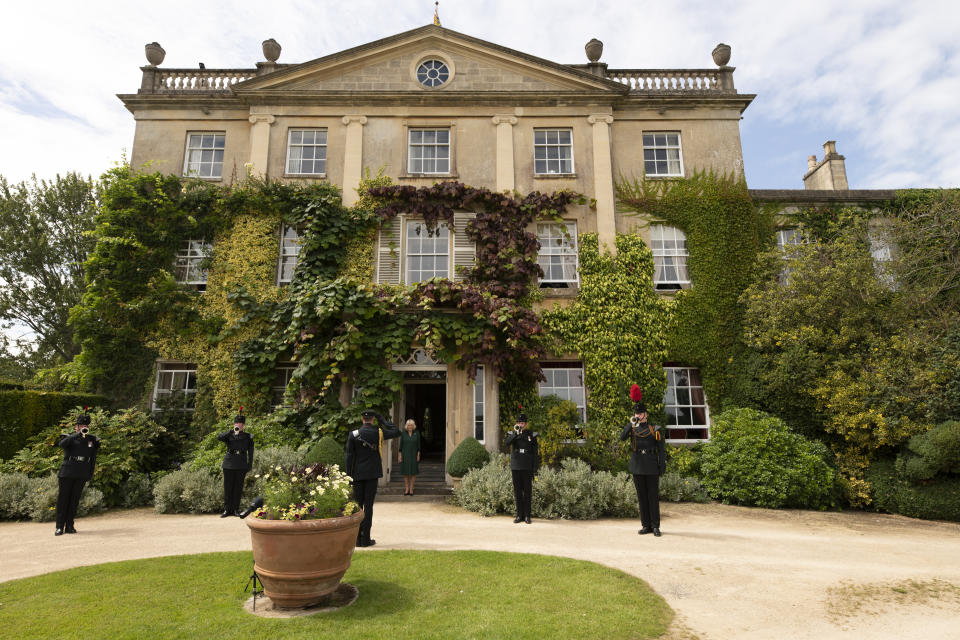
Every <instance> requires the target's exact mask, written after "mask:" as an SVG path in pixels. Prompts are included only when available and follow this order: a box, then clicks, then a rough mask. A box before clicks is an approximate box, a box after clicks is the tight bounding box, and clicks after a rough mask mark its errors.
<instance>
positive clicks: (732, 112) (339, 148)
mask: <svg viewBox="0 0 960 640" xmlns="http://www.w3.org/2000/svg"><path fill="white" fill-rule="evenodd" d="M586 51H587V58H588V59H587V62H586V63H583V64H558V63H555V62H552V61H549V60H544V59H541V58H537V57H534V56H531V55H528V54H525V53H522V52H519V51H514V50H512V49H508V48H505V47H502V46H499V45H496V44H492V43H490V42H485V41H483V40H479V39H477V38H473V37H470V36H468V35H464V34H461V33H457V32H455V31H451V30H449V29H445V28H442V27H440V26H435V25H428V26H425V27H421V28H418V29H414V30H412V31H408V32H405V33H401V34H398V35H394V36H391V37H388V38H384V39H382V40H378V41H376V42H371V43H368V44H364V45H362V46H358V47H355V48H352V49H348V50H346V51H341V52H338V53H333V54H330V55H326V56H324V57H321V58H317V59H315V60H311V61H308V62H303V63H299V64H281V63H278V62H277V60H278V58H279V54H280V46H279V45H278V44H277V43H276V42H275V41H272V40H268V41H266V42H265V43H264V56H265V58H266V60H265V61H262V62H258V63H256V65H255V67H252V68H245V69H221V70H213V69H203V68H200V69H167V68H162V67H160V66H158V65H159V64H161V63H162V60H163V50H162V49H161V48H160V47H159V45H157V44H156V43H153V44H151V45H147V54H148V60H149V61H150V62H151V64H150V65H148V66H145V67H142V71H143V81H142V85H141V87H140V89H139V91H138V92H137V93H132V94H124V95H120V96H119V97H120V99H121V100H122V101H123V103H124V104H125V105H126V107H127V108H128V109H129V110H130V111H131V112H132V113H133V116H134V118H135V120H136V133H135V138H134V143H133V149H132V156H131V161H132V164H133V166H134V167H135V168H136V167H142V166H144V165H149V167H150V169H151V170H159V171H161V172H164V173H182V174H183V175H187V176H196V177H199V178H202V179H204V180H212V181H220V182H223V183H229V182H231V181H234V180H237V179H238V177H244V176H246V175H247V174H248V173H252V174H257V175H262V176H266V177H269V178H270V179H272V180H327V181H329V182H331V183H333V184H336V185H338V186H341V187H342V190H343V200H344V202H345V204H347V205H351V204H353V203H355V202H356V200H357V197H358V196H357V192H356V187H357V186H358V184H359V183H360V180H361V178H362V176H364V175H365V174H366V172H368V171H369V172H372V173H373V174H376V173H377V171H378V170H380V169H381V168H382V169H383V170H384V172H385V174H386V175H388V176H389V177H390V178H391V179H392V180H393V182H394V183H395V184H404V185H414V186H426V185H430V184H433V183H434V182H436V181H440V180H458V181H460V182H464V183H466V184H469V185H471V186H475V187H487V188H489V189H491V190H495V191H503V190H516V191H519V192H521V193H527V192H531V191H542V192H552V191H556V190H559V189H570V190H573V191H576V192H579V193H582V194H584V195H586V196H587V198H588V199H590V200H591V201H593V203H595V204H593V206H590V207H588V206H574V207H571V208H570V210H569V211H568V213H567V219H566V220H565V227H566V228H565V229H564V228H563V225H558V224H556V223H550V224H538V225H537V229H536V232H537V235H538V237H539V239H540V242H541V255H540V263H541V266H542V267H543V269H544V272H545V278H544V279H543V281H542V282H541V287H542V288H543V289H544V291H545V293H546V303H547V304H549V305H551V306H552V305H553V304H554V303H555V302H557V301H559V302H560V303H561V304H563V303H567V302H569V301H570V300H572V298H573V296H574V295H575V293H576V290H577V285H578V275H577V236H578V234H581V233H588V232H592V233H597V234H598V237H599V240H600V243H601V245H602V246H605V247H607V248H612V247H613V241H614V237H615V234H617V233H625V232H636V233H640V234H641V235H643V236H644V239H645V241H646V242H647V244H648V246H650V247H651V248H652V250H653V252H654V259H655V265H656V273H655V284H656V287H657V289H658V290H662V291H663V292H664V295H670V292H672V291H675V290H677V289H679V288H683V287H687V286H689V285H690V281H689V277H688V275H687V270H686V249H685V238H684V236H683V233H682V232H681V231H679V230H678V229H674V228H670V227H666V226H662V225H651V226H644V227H643V228H639V229H638V228H637V223H636V219H635V218H633V217H631V216H628V215H624V214H623V213H622V212H618V211H617V208H616V207H615V203H614V182H615V180H617V179H618V177H619V176H626V177H634V176H636V177H641V176H642V177H643V178H644V179H659V178H670V177H680V176H687V175H690V174H692V173H693V172H695V171H699V170H714V171H716V172H718V173H734V174H740V175H742V173H743V156H742V151H741V142H740V127H739V121H740V118H741V115H742V114H743V113H744V111H745V110H746V108H747V107H748V106H749V105H750V103H751V101H752V100H753V98H754V96H753V95H751V94H744V93H739V92H738V91H737V89H736V88H735V86H734V81H733V71H734V68H733V67H730V66H727V64H728V62H729V57H730V48H729V47H727V46H726V45H718V47H717V48H716V49H715V50H714V52H713V58H714V62H715V65H716V66H713V67H711V68H704V69H673V70H662V69H658V70H651V69H613V68H609V67H608V65H607V64H606V63H604V62H600V61H599V60H600V57H601V52H602V44H601V43H600V42H599V41H596V40H592V41H591V42H590V43H588V44H587V46H586ZM705 57H706V56H705ZM829 144H831V145H832V143H829ZM841 174H842V176H841ZM808 177H809V178H810V180H809V186H810V187H811V188H813V189H816V191H811V192H809V193H807V194H806V196H804V192H803V191H792V192H773V191H771V192H759V191H758V192H755V194H754V195H755V196H757V197H759V198H761V199H764V198H767V199H773V200H776V199H780V200H781V201H788V200H789V201H794V200H797V201H799V202H801V203H802V202H805V201H807V200H810V201H811V202H812V200H811V196H815V198H814V199H816V198H820V199H821V200H823V199H826V200H830V201H833V200H836V198H837V197H841V193H839V192H837V193H833V194H830V193H827V191H828V190H829V191H834V192H836V191H837V190H841V191H842V197H844V198H854V199H856V197H858V196H857V195H856V193H857V192H850V191H848V190H847V185H846V176H845V173H844V172H843V158H842V156H839V155H838V154H836V149H835V147H833V146H831V147H829V148H828V149H827V155H826V156H825V157H824V159H823V160H822V161H821V162H819V163H817V162H816V161H815V159H814V161H813V162H812V163H811V166H810V172H809V173H808ZM841 177H842V180H841ZM816 194H819V195H816ZM861 196H863V193H861ZM465 221H466V218H464V219H463V220H461V219H460V218H459V217H458V221H457V223H456V224H454V225H453V227H452V228H449V229H448V228H445V227H444V228H441V229H440V230H439V231H438V232H437V233H436V234H427V233H423V231H424V229H423V228H422V222H420V221H418V220H416V219H410V218H407V217H404V216H400V217H399V218H397V219H396V220H395V221H393V222H392V223H391V225H389V226H388V227H385V228H384V229H383V230H382V231H381V237H380V239H379V242H380V250H379V251H378V252H377V254H378V264H377V265H376V270H375V274H376V276H375V277H376V279H377V281H378V282H391V283H400V282H403V283H407V284H409V283H413V282H418V281H421V280H425V279H427V278H431V277H435V276H441V277H443V276H446V277H453V275H454V274H455V267H456V266H457V265H459V264H469V263H470V262H471V261H472V260H473V247H472V246H470V244H469V243H468V242H467V241H466V236H465V234H464V233H463V228H462V225H464V224H465V223H466V222H465ZM391 246H392V247H399V251H398V252H397V251H392V250H391V249H390V247H391ZM277 251H278V256H277V284H278V285H282V284H284V283H285V282H289V280H290V278H291V276H292V273H293V268H294V266H295V265H296V260H297V252H298V236H297V230H296V229H293V228H287V229H281V230H279V231H278V237H277ZM203 255H204V245H203V241H202V240H201V239H198V240H196V241H193V242H188V243H187V244H186V245H185V246H184V247H183V250H182V251H181V254H180V258H179V261H178V269H177V277H178V279H180V280H181V281H182V282H184V283H185V284H190V285H192V286H196V287H197V288H201V289H202V288H203V283H204V282H205V277H206V276H205V274H204V273H203V272H202V271H201V270H200V269H199V267H198V265H199V261H200V260H201V259H202V257H203ZM393 366H394V368H395V369H397V370H400V371H404V372H405V373H404V375H405V378H407V380H406V382H407V384H405V385H404V393H403V395H402V397H401V398H400V399H399V400H398V402H397V404H396V405H395V411H394V415H395V416H397V417H403V416H407V415H417V416H419V417H421V418H423V416H424V415H425V411H430V412H431V414H432V416H433V417H432V419H433V421H434V422H435V423H436V425H442V427H440V428H441V431H442V432H443V433H442V438H440V439H439V440H442V441H441V442H439V443H438V444H437V449H438V450H439V451H440V452H441V453H442V452H445V453H446V455H449V452H451V451H452V450H453V447H454V446H455V445H456V444H457V443H459V442H460V441H461V440H462V439H463V438H465V437H467V436H471V435H473V436H476V437H477V438H478V439H479V440H480V441H482V442H484V443H485V445H486V446H487V447H488V448H489V449H496V448H497V446H498V444H499V432H498V426H497V425H498V416H499V407H498V397H497V396H498V394H497V383H496V380H495V379H492V378H493V376H492V375H490V376H487V377H486V379H484V376H483V372H482V370H481V372H480V375H479V377H478V380H477V384H476V385H475V386H474V385H472V384H470V383H469V382H468V380H467V378H466V375H465V373H464V372H463V371H459V370H457V368H456V367H455V366H449V367H448V366H447V363H444V362H438V361H435V360H434V359H433V358H432V357H431V356H430V354H428V353H425V352H422V351H418V352H414V353H411V354H410V357H409V359H407V360H405V361H402V362H397V363H395V364H394V365H393ZM543 366H544V373H545V375H546V378H547V379H546V381H545V382H543V383H541V386H540V392H541V393H542V394H548V393H553V394H557V395H559V396H561V397H566V398H570V399H571V400H573V401H574V402H575V403H576V404H577V405H578V408H580V410H581V413H583V412H584V411H585V410H586V395H587V392H588V390H586V389H585V388H584V384H583V367H582V363H580V362H578V361H576V360H567V359H563V358H558V359H557V360H555V361H551V362H545V363H543ZM290 371H292V366H291V367H287V368H283V367H281V368H280V369H278V371H277V382H276V383H275V388H276V390H277V391H278V392H279V393H280V394H281V395H282V391H283V388H284V386H285V384H286V381H287V380H289V374H290ZM667 378H668V389H667V397H666V405H667V413H668V416H669V420H670V424H669V425H667V426H668V428H669V438H670V440H672V441H675V442H693V441H698V440H702V439H706V438H709V430H710V417H709V408H708V405H707V399H706V398H705V397H704V394H703V388H702V385H701V383H700V379H699V372H698V371H697V370H696V369H694V368H691V367H685V366H682V364H680V365H676V366H673V365H671V366H669V367H667ZM195 387H196V369H195V367H193V366H192V365H191V364H190V363H184V362H174V361H165V360H161V361H160V362H158V366H157V374H156V382H155V391H154V394H155V398H156V397H158V396H159V395H162V394H163V393H168V392H171V391H174V390H187V391H189V390H190V389H191V388H193V389H195Z"/></svg>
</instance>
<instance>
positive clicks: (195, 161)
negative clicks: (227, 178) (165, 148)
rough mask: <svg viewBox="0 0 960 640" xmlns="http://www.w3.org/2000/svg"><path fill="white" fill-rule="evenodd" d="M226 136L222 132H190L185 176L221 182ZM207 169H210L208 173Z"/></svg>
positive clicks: (185, 160)
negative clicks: (205, 170)
mask: <svg viewBox="0 0 960 640" xmlns="http://www.w3.org/2000/svg"><path fill="white" fill-rule="evenodd" d="M226 135H227V134H226V133H224V132H222V131H188V132H187V146H186V150H185V151H184V154H183V175H185V176H188V177H191V178H202V179H205V180H221V179H222V178H223V152H224V149H225V145H226ZM205 167H209V170H208V171H207V172H206V173H205V172H204V168H205Z"/></svg>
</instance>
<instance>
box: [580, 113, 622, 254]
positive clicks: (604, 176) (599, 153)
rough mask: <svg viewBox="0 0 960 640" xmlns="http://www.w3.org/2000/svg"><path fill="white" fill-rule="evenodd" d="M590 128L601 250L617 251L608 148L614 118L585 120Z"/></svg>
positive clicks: (597, 117) (611, 175)
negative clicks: (591, 130) (591, 129)
mask: <svg viewBox="0 0 960 640" xmlns="http://www.w3.org/2000/svg"><path fill="white" fill-rule="evenodd" d="M587 122H589V123H590V124H592V125H593V191H594V198H596V200H597V235H598V236H599V240H600V247H601V249H603V248H606V249H608V250H610V251H611V252H616V246H615V240H616V234H617V221H616V215H615V208H614V198H613V161H612V160H611V149H610V125H611V124H613V116H611V115H609V114H605V113H600V114H593V115H591V116H589V117H588V118H587Z"/></svg>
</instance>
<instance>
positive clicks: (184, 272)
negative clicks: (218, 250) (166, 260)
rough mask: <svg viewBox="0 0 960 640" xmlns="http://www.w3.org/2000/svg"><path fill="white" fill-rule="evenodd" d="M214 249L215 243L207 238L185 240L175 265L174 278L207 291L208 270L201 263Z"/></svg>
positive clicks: (181, 282) (178, 281)
mask: <svg viewBox="0 0 960 640" xmlns="http://www.w3.org/2000/svg"><path fill="white" fill-rule="evenodd" d="M212 249H213V245H211V244H210V243H209V242H207V241H205V240H184V241H183V244H182V245H181V246H180V249H178V250H177V257H176V262H175V263H174V265H173V277H174V280H176V281H177V283H178V284H183V285H187V286H188V287H193V288H194V289H196V290H197V291H206V289H207V270H206V269H201V268H200V265H201V264H202V263H203V261H204V260H206V259H207V258H209V257H210V253H211V250H212Z"/></svg>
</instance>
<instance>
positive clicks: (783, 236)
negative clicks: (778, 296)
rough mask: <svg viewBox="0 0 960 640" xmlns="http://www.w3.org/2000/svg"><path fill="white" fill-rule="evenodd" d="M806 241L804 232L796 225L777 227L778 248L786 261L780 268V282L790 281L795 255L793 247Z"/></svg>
mask: <svg viewBox="0 0 960 640" xmlns="http://www.w3.org/2000/svg"><path fill="white" fill-rule="evenodd" d="M804 242H805V239H804V237H803V232H802V231H800V229H797V228H796V227H786V228H783V229H777V249H778V250H779V251H780V254H781V255H782V256H783V259H784V260H785V261H786V263H785V264H784V265H783V267H782V268H781V269H780V275H779V276H778V281H779V282H780V284H784V285H785V284H787V283H788V282H790V260H793V259H794V257H795V256H794V254H793V249H792V248H793V247H799V246H800V245H801V244H803V243H804ZM788 247H790V248H788Z"/></svg>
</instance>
